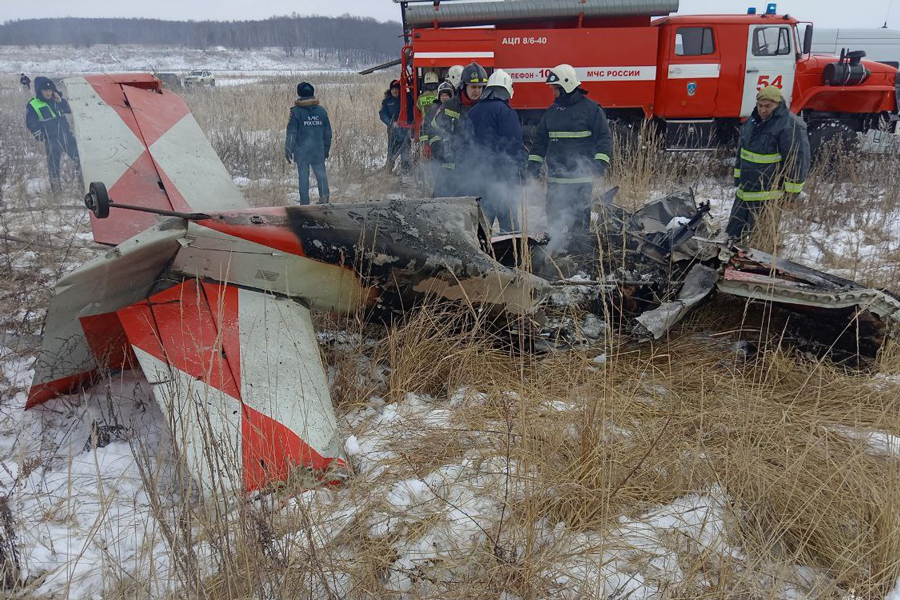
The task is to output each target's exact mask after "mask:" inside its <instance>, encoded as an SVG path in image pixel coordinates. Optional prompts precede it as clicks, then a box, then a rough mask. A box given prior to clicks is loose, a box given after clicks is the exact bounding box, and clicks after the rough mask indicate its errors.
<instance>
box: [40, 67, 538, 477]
mask: <svg viewBox="0 0 900 600" xmlns="http://www.w3.org/2000/svg"><path fill="white" fill-rule="evenodd" d="M66 86H67V90H68V98H69V104H70V106H71V107H72V113H73V115H74V120H75V132H76V139H77V142H78V145H79V150H80V155H81V161H82V165H81V166H82V172H83V173H84V177H85V181H89V182H93V183H91V184H90V186H89V193H88V194H87V195H86V197H85V203H86V204H87V205H88V207H89V208H90V209H91V212H92V216H91V225H92V229H93V233H94V239H95V240H96V241H97V242H98V243H101V244H107V245H110V246H111V249H110V250H109V251H108V252H107V253H106V254H105V255H104V256H102V257H99V258H97V259H95V260H94V261H92V262H90V263H88V264H86V265H85V266H83V267H82V268H80V269H78V270H77V271H75V272H73V273H71V274H70V275H68V276H66V277H65V278H63V279H62V280H60V282H59V284H58V285H57V287H56V291H55V295H54V297H53V299H52V301H51V303H50V307H49V310H48V313H47V318H46V322H45V326H44V337H43V343H42V347H41V352H40V356H39V358H38V360H37V362H36V364H35V376H34V381H33V384H32V387H31V390H30V393H29V396H28V401H27V405H26V408H32V407H34V406H37V405H39V404H41V403H42V402H45V401H46V400H48V399H50V398H52V397H54V396H56V395H57V394H61V393H68V392H72V391H74V390H76V389H78V388H79V387H80V386H84V385H87V384H90V383H91V382H94V381H96V380H97V379H98V377H99V376H100V375H101V374H102V373H109V372H115V371H117V370H120V369H124V368H140V369H141V370H143V373H144V375H145V376H146V377H147V380H148V381H149V383H150V386H151V387H152V390H153V396H154V398H155V399H156V401H157V402H158V404H159V405H160V407H161V408H162V410H163V413H164V414H165V415H166V417H167V421H168V422H169V423H170V425H173V426H174V429H175V433H176V435H177V436H178V439H177V440H176V441H177V442H178V447H179V448H180V450H181V456H183V457H184V459H185V460H186V463H187V466H188V468H189V469H190V471H191V473H192V475H193V477H194V478H195V479H196V480H197V481H198V483H200V485H201V486H202V487H203V488H204V489H206V490H213V489H230V490H241V489H244V490H247V491H252V490H255V489H258V488H260V487H264V486H267V485H269V484H271V483H273V482H277V481H280V480H285V479H287V478H288V477H289V476H290V475H291V473H292V472H295V471H297V470H298V469H304V468H305V469H307V470H308V471H309V474H310V475H313V476H315V477H316V478H317V479H318V480H319V481H333V480H336V479H340V477H341V476H342V471H343V469H342V468H341V467H343V466H344V465H345V459H344V457H343V455H342V443H341V440H340V439H339V436H338V428H337V424H336V420H335V415H334V409H333V406H332V402H331V398H330V393H329V389H328V383H327V378H326V375H325V370H324V367H323V364H322V360H321V357H320V355H319V348H318V343H317V340H316V335H315V332H314V331H313V325H312V321H311V318H310V308H317V309H322V310H328V311H340V312H353V311H356V310H358V309H369V310H371V311H375V312H378V311H382V312H391V311H395V310H402V309H404V308H408V307H411V306H413V305H414V304H415V303H416V302H417V301H419V300H420V299H422V298H424V297H425V296H427V295H432V296H435V297H438V298H443V299H448V300H465V301H466V302H470V303H474V304H476V305H479V306H485V307H495V308H497V309H500V310H507V311H511V312H525V311H529V310H531V309H532V308H533V307H534V306H535V305H536V303H537V302H538V301H539V299H540V298H541V297H542V294H543V291H542V289H543V288H545V287H546V285H547V284H546V282H545V281H543V280H541V279H540V278H537V277H533V276H531V275H529V274H527V273H523V272H521V271H517V270H515V269H510V268H507V267H504V266H502V265H500V264H499V263H497V262H496V261H495V260H493V258H492V257H491V255H490V254H489V253H488V250H489V247H488V245H487V244H488V238H487V235H486V234H485V231H486V227H485V225H484V223H483V217H482V216H481V213H480V210H479V208H478V204H477V202H476V200H475V199H474V198H468V199H466V198H462V199H442V200H439V201H432V200H425V201H407V202H385V203H369V204H341V205H317V206H303V207H301V206H291V207H276V208H251V207H250V206H249V205H248V204H247V202H246V200H245V199H244V197H243V196H242V195H241V193H240V192H239V191H238V190H237V189H236V188H235V187H234V184H233V182H232V179H231V176H230V175H229V174H228V172H227V171H226V170H225V167H224V166H223V165H222V163H221V162H220V160H219V158H218V156H217V155H216V153H215V151H214V150H213V148H212V147H211V146H210V144H209V141H208V140H207V139H206V137H205V136H204V134H203V132H202V131H201V130H200V127H199V126H198V124H197V122H196V121H195V120H194V118H193V117H192V115H191V114H190V111H189V110H188V108H187V106H186V105H185V104H184V102H183V101H182V100H181V99H180V98H179V97H178V96H177V95H175V94H173V93H172V92H169V91H167V90H165V89H163V88H162V86H161V85H160V83H159V81H158V80H157V79H156V78H154V77H152V76H150V75H118V76H116V75H94V76H88V77H79V78H72V79H67V80H66ZM211 449H214V450H215V454H216V456H211V454H212V453H211V452H210V450H211ZM222 463H224V464H225V465H226V468H224V469H220V468H217V466H216V465H221V464H222ZM235 467H236V468H235ZM223 474H225V475H227V477H226V479H227V481H222V477H223Z"/></svg>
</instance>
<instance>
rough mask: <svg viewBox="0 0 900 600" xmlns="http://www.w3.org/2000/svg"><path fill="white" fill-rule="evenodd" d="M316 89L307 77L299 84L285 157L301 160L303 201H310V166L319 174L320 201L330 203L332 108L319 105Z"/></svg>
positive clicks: (295, 160) (299, 175) (300, 172)
mask: <svg viewBox="0 0 900 600" xmlns="http://www.w3.org/2000/svg"><path fill="white" fill-rule="evenodd" d="M315 94H316V90H315V88H314V87H313V86H312V84H310V83H307V82H306V81H303V82H301V83H300V84H299V85H298V86H297V100H295V101H294V106H293V107H291V117H290V119H289V120H288V124H287V131H286V134H285V139H284V158H285V159H286V160H287V161H288V164H290V163H291V161H294V162H296V163H297V175H298V177H299V179H300V204H302V205H307V204H309V170H310V168H312V172H313V173H314V174H315V176H316V185H317V186H318V188H319V204H327V203H328V201H329V198H330V196H331V192H330V190H329V189H328V174H327V173H326V171H325V160H326V159H327V158H328V155H329V153H330V152H331V122H330V121H329V120H328V112H326V110H325V109H324V108H323V107H322V106H321V105H319V100H318V98H316V97H315Z"/></svg>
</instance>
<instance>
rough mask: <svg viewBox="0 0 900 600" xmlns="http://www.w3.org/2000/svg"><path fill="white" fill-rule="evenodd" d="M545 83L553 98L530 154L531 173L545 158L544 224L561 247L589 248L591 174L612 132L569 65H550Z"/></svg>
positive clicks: (601, 162)
mask: <svg viewBox="0 0 900 600" xmlns="http://www.w3.org/2000/svg"><path fill="white" fill-rule="evenodd" d="M547 84H548V85H550V87H551V88H552V89H553V95H554V96H555V97H556V100H555V101H554V102H553V104H552V105H551V106H550V108H548V109H547V111H546V112H545V113H544V116H543V117H542V118H541V122H540V123H539V124H538V126H537V131H535V134H534V144H533V145H532V147H531V154H530V155H529V156H528V166H527V172H528V175H529V177H531V178H532V179H537V178H539V177H540V172H541V167H542V166H543V164H544V161H546V163H547V220H548V224H547V229H548V231H549V232H550V233H551V237H559V238H560V239H558V240H557V241H556V242H554V243H553V246H554V247H555V248H557V249H558V250H559V252H560V253H564V252H576V253H579V254H587V253H588V252H590V251H591V247H590V244H589V243H587V242H588V241H589V238H590V224H591V201H592V196H593V190H594V180H595V179H600V178H602V177H603V175H604V174H605V173H606V169H607V167H609V162H610V160H611V158H612V153H613V150H612V134H611V132H610V129H609V123H608V122H607V120H606V113H605V112H604V110H603V108H602V107H601V106H600V105H599V104H597V103H596V102H594V101H593V100H591V99H590V98H588V96H587V92H586V91H585V90H584V89H583V88H581V87H580V86H581V82H580V81H579V80H578V74H577V73H576V71H575V69H574V68H573V67H572V65H566V64H562V65H557V66H556V67H553V68H552V69H550V74H549V76H548V77H547Z"/></svg>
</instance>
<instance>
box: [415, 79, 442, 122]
mask: <svg viewBox="0 0 900 600" xmlns="http://www.w3.org/2000/svg"><path fill="white" fill-rule="evenodd" d="M438 83H439V81H438V76H437V73H435V72H434V71H428V72H427V73H425V78H424V80H423V82H422V93H421V94H419V99H418V100H416V106H417V107H418V109H419V111H420V112H421V113H422V114H425V111H427V110H428V109H429V108H431V105H432V104H434V103H435V102H437V96H438V93H437V89H438Z"/></svg>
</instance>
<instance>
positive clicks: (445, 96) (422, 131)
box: [419, 81, 456, 187]
mask: <svg viewBox="0 0 900 600" xmlns="http://www.w3.org/2000/svg"><path fill="white" fill-rule="evenodd" d="M455 91H456V88H454V87H453V84H452V83H450V82H449V81H444V82H443V83H441V84H440V85H439V86H438V89H437V98H435V100H434V104H432V105H431V106H430V107H429V108H428V110H426V111H425V114H424V115H422V126H421V127H420V128H419V141H420V142H422V158H423V159H424V160H425V161H427V163H426V164H427V172H428V175H429V180H430V182H431V185H432V187H433V186H434V179H435V175H436V174H437V170H438V169H440V168H441V167H440V166H438V165H436V164H435V161H434V160H432V154H431V124H432V123H433V122H434V117H435V116H436V115H437V111H438V110H439V109H440V108H441V104H443V103H444V102H446V101H447V100H449V99H450V98H452V97H453V94H454V92H455Z"/></svg>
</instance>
